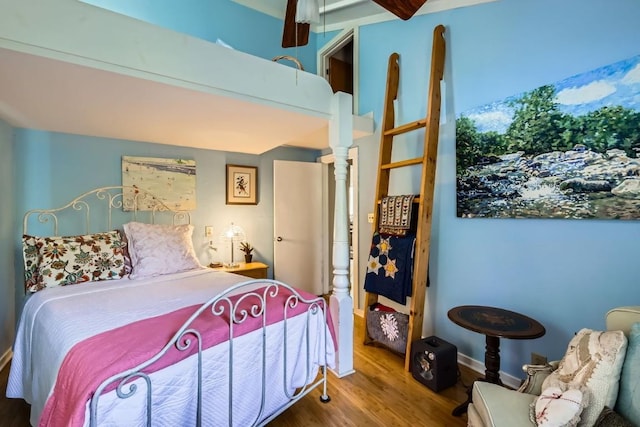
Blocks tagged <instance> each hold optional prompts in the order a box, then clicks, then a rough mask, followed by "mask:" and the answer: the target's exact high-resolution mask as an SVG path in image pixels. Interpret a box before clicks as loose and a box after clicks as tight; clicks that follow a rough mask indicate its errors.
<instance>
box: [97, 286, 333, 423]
mask: <svg viewBox="0 0 640 427" xmlns="http://www.w3.org/2000/svg"><path fill="white" fill-rule="evenodd" d="M256 285H259V286H258V287H259V289H256ZM244 289H250V290H247V291H246V292H245V291H244ZM281 292H288V294H283V295H289V296H287V298H286V303H285V304H284V305H283V307H282V309H283V310H284V313H283V319H282V320H281V322H283V329H284V334H283V340H284V342H283V343H282V345H283V348H285V349H286V348H288V347H287V344H288V343H287V339H288V338H287V337H288V334H287V327H288V323H289V322H290V321H291V319H292V318H293V317H295V316H300V315H303V316H306V322H305V324H306V330H305V334H306V335H305V339H304V343H305V345H306V353H305V354H306V366H305V368H304V369H305V374H304V378H307V379H309V378H310V374H312V369H315V368H314V367H312V360H313V357H312V354H311V352H312V351H313V348H312V347H311V346H310V343H311V341H312V340H311V338H312V337H311V336H310V330H311V327H310V323H311V321H312V316H314V315H318V314H319V313H321V315H322V322H323V323H322V325H323V328H322V332H321V333H322V334H323V336H322V339H321V341H320V342H321V343H322V345H323V346H324V352H323V354H324V355H323V359H322V358H321V360H320V361H319V362H318V369H319V371H318V373H317V374H315V378H314V379H312V380H310V381H305V384H304V386H302V387H298V388H296V389H295V390H294V392H293V393H290V392H289V390H288V387H287V386H288V384H289V382H288V380H289V379H290V378H288V377H287V376H288V375H289V369H288V368H289V365H288V364H289V363H290V361H289V360H288V356H287V354H288V352H287V351H284V357H283V358H282V363H283V364H284V366H283V372H284V379H283V383H282V384H283V386H284V390H283V391H284V394H285V395H286V396H287V398H289V401H288V402H286V403H285V404H283V405H282V406H280V407H279V408H277V410H276V411H275V412H273V413H271V414H264V410H265V397H266V393H269V392H270V391H269V390H267V389H266V376H267V366H266V360H267V354H266V341H267V333H266V328H267V326H268V325H267V321H266V316H267V306H268V304H269V302H270V301H271V300H272V299H273V298H274V297H276V296H277V295H278V294H279V293H281ZM234 295H235V296H237V299H236V300H235V301H233V300H232V296H234ZM249 299H251V301H255V300H257V301H258V302H257V303H255V302H249V305H250V307H249V308H247V307H246V303H247V302H248V300H249ZM254 299H255V300H254ZM298 304H307V305H308V307H306V309H305V311H304V312H302V313H300V314H297V315H295V316H293V317H290V316H289V315H290V311H291V310H293V309H295V308H296V307H297V306H298ZM225 313H226V314H227V315H228V316H229V317H228V319H231V321H229V322H227V326H228V340H227V341H224V342H222V343H220V344H217V345H226V346H227V350H226V354H228V361H227V369H228V374H229V381H228V387H229V390H228V393H229V394H228V395H229V402H228V421H229V426H233V425H234V424H233V420H234V413H233V409H234V408H233V405H232V397H233V396H234V390H233V384H234V382H233V376H234V375H239V374H240V373H236V372H234V369H233V366H234V363H233V361H234V357H233V355H234V353H233V346H234V339H235V338H237V337H236V336H235V335H234V329H235V328H236V327H238V326H239V325H241V324H242V323H243V322H245V321H247V320H248V319H250V318H254V319H260V321H261V324H262V328H261V330H260V333H261V341H262V346H261V350H262V351H261V363H262V369H261V373H262V374H261V376H260V381H261V383H260V387H261V401H260V406H259V409H258V411H257V413H256V415H255V419H254V421H253V423H252V424H251V425H253V426H256V425H259V426H263V425H265V424H267V423H269V422H270V421H272V420H273V419H274V418H275V417H276V416H278V415H279V414H281V413H282V412H283V411H284V410H286V409H287V408H289V407H290V406H292V405H293V404H294V403H296V402H297V401H298V400H300V399H301V398H302V397H304V396H305V395H307V394H308V393H309V392H311V391H312V390H313V389H315V388H316V387H319V386H322V387H323V389H322V394H321V396H320V400H321V401H322V402H324V403H327V402H329V401H330V400H331V399H330V398H329V396H328V395H327V367H328V365H327V363H328V360H327V350H326V346H327V343H328V341H327V340H331V339H332V338H331V336H330V334H329V333H328V332H327V327H326V324H327V306H326V302H325V300H324V299H323V298H322V297H318V298H315V299H305V298H304V297H303V296H302V295H301V294H300V293H298V292H297V291H296V290H295V289H294V288H292V287H290V286H288V285H286V284H284V283H282V282H278V281H275V280H268V279H261V280H250V281H247V282H243V283H240V284H237V285H235V286H232V287H230V288H229V289H227V290H225V291H224V292H222V293H220V294H218V295H217V296H215V297H213V298H211V299H210V300H209V301H208V302H206V303H204V304H202V305H201V306H200V307H199V308H198V309H197V310H196V311H195V312H194V313H193V314H192V315H191V316H190V317H189V319H188V320H187V321H186V322H184V324H183V325H182V326H181V327H180V328H179V329H178V330H177V331H176V332H175V334H174V335H173V337H172V338H171V339H170V340H169V341H168V342H167V344H166V345H165V346H164V347H163V348H162V350H160V351H159V352H158V353H156V354H155V355H154V356H153V357H152V358H150V359H148V360H147V361H145V362H143V363H141V364H139V365H138V366H136V367H134V368H131V369H128V370H126V371H123V372H121V373H119V374H116V375H113V376H111V377H110V378H108V379H106V380H104V381H103V382H102V383H101V384H100V386H99V387H98V388H97V390H96V392H95V393H94V394H93V397H92V399H91V401H90V404H89V410H90V424H89V425H90V426H91V427H96V426H98V425H100V414H99V408H98V405H99V401H100V399H101V397H102V395H103V392H104V391H105V390H107V389H113V387H114V386H115V392H116V393H117V397H118V398H119V399H122V400H125V399H128V398H130V397H132V396H133V395H135V394H136V393H138V392H140V393H146V396H144V399H143V400H144V402H145V404H146V425H147V426H151V425H152V419H153V408H152V407H153V391H154V388H153V387H154V385H153V381H152V378H151V376H150V375H149V374H147V373H146V372H145V370H146V369H147V368H148V367H149V366H151V365H153V364H154V363H156V362H157V361H158V360H160V359H161V358H162V357H163V356H165V355H166V354H167V352H168V351H169V350H170V349H172V348H175V349H177V350H179V351H181V352H187V351H188V350H189V349H193V348H194V347H196V346H197V353H195V354H193V355H187V356H186V357H187V358H190V357H196V358H197V368H196V370H197V388H196V393H197V397H196V401H197V406H196V415H195V419H196V425H197V426H201V425H203V419H202V412H203V405H210V404H216V402H210V401H207V400H206V399H203V397H204V396H203V385H202V380H203V378H204V377H206V375H207V373H206V372H203V345H202V344H203V343H202V331H201V330H198V329H196V328H194V327H193V324H194V322H195V321H196V319H198V318H199V317H200V316H206V315H212V316H222V315H223V314H225ZM315 320H316V321H317V320H318V319H315ZM192 351H193V350H192ZM185 354H186V353H185ZM138 378H139V379H142V380H143V381H142V382H140V383H139V385H143V386H145V387H144V388H145V390H140V388H142V387H139V386H138V385H136V384H134V383H133V382H134V381H135V380H136V379H138ZM271 392H273V390H271Z"/></svg>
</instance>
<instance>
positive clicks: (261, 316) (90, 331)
mask: <svg viewBox="0 0 640 427" xmlns="http://www.w3.org/2000/svg"><path fill="white" fill-rule="evenodd" d="M143 199H144V200H145V202H144V203H145V205H147V204H148V203H149V200H152V201H153V203H152V208H151V210H150V211H148V212H141V211H139V210H138V208H137V207H138V206H140V203H141V201H142V200H143ZM143 217H144V218H143ZM189 220H190V217H189V214H188V212H173V211H171V210H170V209H168V208H167V207H166V206H165V205H163V204H162V202H160V201H158V200H157V199H156V198H155V197H153V196H152V195H150V194H149V193H146V192H144V191H143V190H140V189H137V188H133V187H120V186H114V187H105V188H100V189H96V190H91V191H89V192H87V193H84V194H83V195H81V196H79V197H78V198H76V199H74V200H72V201H71V202H69V203H68V204H66V205H65V206H63V207H61V208H55V209H42V210H40V209H38V210H32V211H29V212H27V213H26V214H25V217H24V237H23V249H24V260H25V286H26V290H27V291H29V292H32V295H31V296H30V297H29V299H28V300H27V303H26V304H25V307H24V309H23V312H22V315H21V319H20V322H19V327H18V331H17V336H16V342H15V346H14V358H13V362H12V365H11V371H10V375H9V381H8V387H7V396H8V397H16V398H23V399H25V400H26V401H27V402H28V403H30V404H31V418H30V421H31V424H32V425H34V426H35V425H48V426H97V425H114V426H115V425H126V426H132V425H148V426H150V425H167V426H174V425H206V426H218V425H220V426H249V425H264V424H266V423H268V422H269V421H271V420H272V419H273V418H275V417H276V416H277V415H278V414H280V413H282V411H284V410H285V409H287V408H288V407H289V406H291V405H293V404H294V403H295V402H296V401H298V400H299V399H300V398H302V397H303V396H305V395H306V394H307V393H309V392H310V391H311V390H313V389H314V388H316V387H322V392H321V400H322V401H324V402H328V401H329V396H328V395H327V392H326V385H327V369H328V368H333V367H335V348H336V346H335V340H334V337H333V335H332V328H331V325H332V322H331V320H330V318H329V317H330V314H329V312H328V310H327V307H326V304H325V300H324V299H323V298H318V297H316V296H314V295H309V294H307V293H305V292H302V291H298V290H296V289H295V288H293V287H291V286H289V285H287V284H284V283H281V282H278V281H274V280H267V279H264V280H250V281H247V280H246V279H247V278H246V277H243V276H238V275H235V274H231V273H225V272H221V271H217V270H213V269H209V268H206V267H202V266H201V265H200V264H199V262H198V261H197V258H196V257H195V253H194V252H193V247H192V246H191V245H190V238H191V232H192V226H191V225H190V224H189ZM68 222H70V223H72V224H73V229H76V230H78V231H77V233H79V234H76V235H73V236H67V237H59V236H60V234H65V233H61V230H62V229H63V228H64V227H65V225H66V224H67V223H68ZM32 223H34V225H31V224H32ZM120 224H123V225H122V227H120ZM77 227H80V228H77ZM47 228H48V229H50V230H51V231H50V235H51V236H53V237H44V235H45V233H43V232H42V230H44V229H47ZM31 230H38V235H37V236H36V235H34V234H35V233H34V232H32V231H31ZM32 233H33V234H32Z"/></svg>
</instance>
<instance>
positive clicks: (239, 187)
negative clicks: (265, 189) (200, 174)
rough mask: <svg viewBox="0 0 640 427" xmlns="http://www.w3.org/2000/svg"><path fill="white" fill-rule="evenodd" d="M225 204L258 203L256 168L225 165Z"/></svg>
mask: <svg viewBox="0 0 640 427" xmlns="http://www.w3.org/2000/svg"><path fill="white" fill-rule="evenodd" d="M226 194H227V205H257V204H258V168H257V167H255V166H240V165H227V190H226Z"/></svg>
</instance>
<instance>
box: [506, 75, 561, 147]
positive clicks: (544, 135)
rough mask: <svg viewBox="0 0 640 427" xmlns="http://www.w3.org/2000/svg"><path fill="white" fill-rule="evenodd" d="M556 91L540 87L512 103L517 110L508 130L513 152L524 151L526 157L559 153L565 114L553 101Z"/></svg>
mask: <svg viewBox="0 0 640 427" xmlns="http://www.w3.org/2000/svg"><path fill="white" fill-rule="evenodd" d="M555 96H556V91H555V88H554V87H553V86H551V85H545V86H540V87H539V88H536V89H534V90H532V91H531V92H527V93H525V94H524V95H522V97H520V98H518V99H516V100H514V101H512V102H511V105H512V106H513V107H515V108H516V111H515V114H514V118H513V121H512V122H511V124H510V125H509V128H508V129H507V135H506V137H507V140H508V143H509V150H510V151H512V152H513V151H524V153H525V154H531V155H535V154H540V153H546V152H549V151H554V150H557V149H560V148H561V146H562V145H564V143H563V140H562V138H560V137H559V135H561V134H562V131H563V130H564V128H563V123H564V121H565V117H564V114H562V113H561V112H560V111H559V110H558V105H557V104H556V102H555V101H554V98H555Z"/></svg>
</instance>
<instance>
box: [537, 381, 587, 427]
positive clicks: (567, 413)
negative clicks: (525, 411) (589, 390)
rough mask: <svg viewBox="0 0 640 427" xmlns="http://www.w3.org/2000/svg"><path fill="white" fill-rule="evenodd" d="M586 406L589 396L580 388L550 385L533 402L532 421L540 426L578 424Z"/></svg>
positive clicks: (557, 426) (556, 426) (559, 426)
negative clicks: (564, 388)
mask: <svg viewBox="0 0 640 427" xmlns="http://www.w3.org/2000/svg"><path fill="white" fill-rule="evenodd" d="M586 406H587V396H586V395H585V394H583V392H582V391H581V390H580V389H577V388H569V389H566V390H562V389H561V388H560V387H548V388H546V389H544V390H542V393H541V394H540V397H538V398H537V399H536V400H535V401H533V402H532V403H531V409H532V412H533V414H532V421H533V422H534V423H535V424H536V425H537V426H538V427H569V426H576V425H578V421H580V414H581V413H582V410H583V409H584V408H585V407H586Z"/></svg>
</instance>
